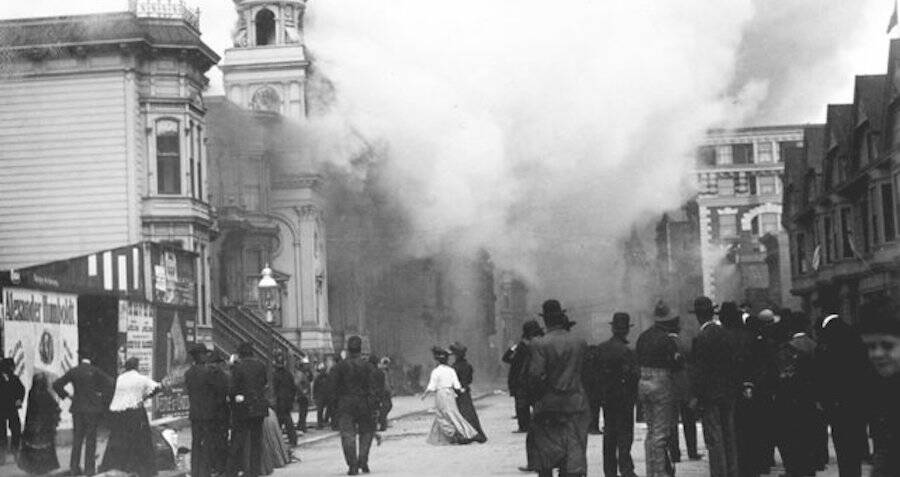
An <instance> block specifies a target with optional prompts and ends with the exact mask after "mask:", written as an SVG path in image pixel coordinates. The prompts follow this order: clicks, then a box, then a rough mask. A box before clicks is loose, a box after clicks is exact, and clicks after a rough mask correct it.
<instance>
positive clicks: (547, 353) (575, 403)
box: [528, 300, 590, 477]
mask: <svg viewBox="0 0 900 477" xmlns="http://www.w3.org/2000/svg"><path fill="white" fill-rule="evenodd" d="M542 309H543V312H542V313H541V316H542V317H543V319H544V325H545V326H546V327H547V334H545V335H544V336H542V337H540V338H535V339H534V341H532V343H531V345H529V348H530V351H531V353H530V359H529V364H528V380H529V382H531V383H534V389H536V390H537V392H536V393H535V397H536V398H537V400H536V401H535V403H534V420H533V422H532V423H531V430H530V434H531V435H532V437H533V440H532V444H533V446H532V447H531V450H533V451H534V453H533V462H532V464H533V465H534V467H535V469H534V470H536V471H537V472H538V475H539V476H540V477H550V476H552V475H553V469H556V468H558V469H559V475H561V476H583V475H586V474H587V436H588V421H589V414H590V409H589V407H588V399H587V395H586V394H585V392H584V386H583V385H582V382H581V374H582V373H581V372H582V366H583V364H584V355H585V353H586V352H587V342H586V341H585V340H584V338H582V337H580V336H577V335H576V334H573V333H570V332H569V329H570V328H571V327H572V326H573V325H574V324H575V323H574V322H572V321H569V318H568V317H567V316H566V313H565V310H563V309H562V306H561V305H560V303H559V301H557V300H547V301H545V302H544V304H543V306H542Z"/></svg>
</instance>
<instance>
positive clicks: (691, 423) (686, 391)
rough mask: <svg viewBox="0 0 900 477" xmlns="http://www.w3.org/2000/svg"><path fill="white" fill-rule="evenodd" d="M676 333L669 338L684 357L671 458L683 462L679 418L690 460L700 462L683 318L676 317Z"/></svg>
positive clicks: (679, 371) (677, 382)
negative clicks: (691, 401) (691, 403)
mask: <svg viewBox="0 0 900 477" xmlns="http://www.w3.org/2000/svg"><path fill="white" fill-rule="evenodd" d="M675 323H676V330H677V331H676V332H675V333H669V336H671V337H672V339H673V340H675V345H676V347H677V349H678V353H679V354H680V355H681V357H682V362H681V364H680V365H679V367H678V369H677V370H676V371H675V399H676V407H675V423H674V424H673V429H672V438H671V439H670V440H669V458H670V459H672V462H674V463H676V464H677V463H679V462H681V443H680V442H679V438H678V418H679V417H680V418H681V427H682V432H684V441H685V446H686V447H687V454H688V458H689V459H690V460H700V459H701V458H702V457H703V456H701V455H700V453H699V452H697V416H696V413H694V410H693V409H691V407H690V406H689V405H688V404H689V402H690V380H689V379H688V370H687V366H685V363H687V361H688V360H689V359H690V351H691V349H690V343H688V339H687V337H686V336H684V335H683V333H682V328H681V317H678V316H676V317H675Z"/></svg>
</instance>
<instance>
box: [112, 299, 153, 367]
mask: <svg viewBox="0 0 900 477" xmlns="http://www.w3.org/2000/svg"><path fill="white" fill-rule="evenodd" d="M155 319H156V313H155V310H154V307H153V305H151V304H149V303H141V302H132V301H128V300H119V333H120V336H121V335H124V336H123V338H124V343H121V344H120V348H119V356H120V361H121V362H120V363H119V368H120V369H122V368H124V366H125V360H127V359H130V358H138V359H140V361H141V364H140V367H139V368H138V372H140V373H141V374H143V375H144V376H150V377H152V376H153V323H154V321H155Z"/></svg>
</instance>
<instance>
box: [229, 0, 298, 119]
mask: <svg viewBox="0 0 900 477" xmlns="http://www.w3.org/2000/svg"><path fill="white" fill-rule="evenodd" d="M235 8H236V9H237V13H238V20H237V23H236V25H235V29H234V32H233V33H232V40H233V43H234V47H233V48H229V49H228V50H226V51H225V61H224V63H223V64H222V73H223V82H224V84H225V94H226V95H227V96H228V99H229V100H230V101H231V102H233V103H235V104H237V105H239V106H242V107H244V108H246V109H251V110H256V111H267V112H272V113H278V114H281V115H283V116H286V117H288V118H291V119H295V120H300V119H303V118H305V117H306V101H305V88H306V76H307V69H308V67H309V62H308V61H307V59H306V51H305V49H304V46H303V14H304V12H305V10H306V0H272V1H266V0H235Z"/></svg>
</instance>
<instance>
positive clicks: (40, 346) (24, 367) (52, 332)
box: [2, 288, 78, 428]
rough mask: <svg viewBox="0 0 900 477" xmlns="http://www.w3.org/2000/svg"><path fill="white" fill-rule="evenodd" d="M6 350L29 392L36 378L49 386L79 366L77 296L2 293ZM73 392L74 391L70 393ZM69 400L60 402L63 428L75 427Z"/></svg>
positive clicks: (10, 290) (8, 290)
mask: <svg viewBox="0 0 900 477" xmlns="http://www.w3.org/2000/svg"><path fill="white" fill-rule="evenodd" d="M2 311H3V313H2V318H3V328H4V333H3V350H4V352H5V354H6V356H9V357H11V358H13V360H14V361H15V369H16V374H17V375H18V376H19V379H21V380H22V384H24V385H25V390H26V399H25V400H24V402H23V403H22V409H21V415H20V417H21V418H22V419H23V422H24V418H25V412H26V409H25V408H26V407H27V404H28V399H27V396H28V395H27V392H28V391H30V390H31V384H32V379H33V378H34V376H35V375H36V374H39V373H43V374H45V375H46V377H47V380H48V382H49V383H50V384H52V383H53V381H55V380H56V379H57V378H59V377H60V376H62V375H63V374H65V373H66V371H68V370H69V369H71V368H73V367H75V366H77V365H78V296H77V295H72V294H67V293H53V292H44V291H37V290H28V289H24V288H4V289H3V306H2ZM69 391H70V392H71V391H72V390H71V389H69ZM70 404H71V401H70V400H68V399H65V400H62V401H60V403H59V405H60V408H62V413H61V415H60V418H61V422H60V427H63V428H65V427H69V428H71V427H72V415H71V414H69V405H70Z"/></svg>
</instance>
